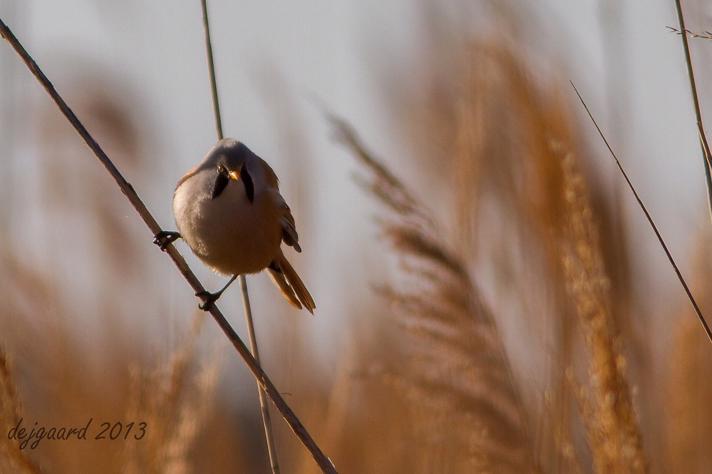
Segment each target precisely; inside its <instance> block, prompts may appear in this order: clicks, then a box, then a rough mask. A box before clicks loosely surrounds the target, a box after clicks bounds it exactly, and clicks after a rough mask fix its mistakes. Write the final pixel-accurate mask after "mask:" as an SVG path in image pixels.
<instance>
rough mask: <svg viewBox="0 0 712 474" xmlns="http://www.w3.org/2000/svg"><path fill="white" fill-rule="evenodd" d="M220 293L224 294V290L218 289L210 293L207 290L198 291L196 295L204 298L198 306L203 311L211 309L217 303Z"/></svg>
mask: <svg viewBox="0 0 712 474" xmlns="http://www.w3.org/2000/svg"><path fill="white" fill-rule="evenodd" d="M220 295H222V291H218V292H217V293H210V292H209V291H205V290H203V291H199V292H197V293H196V294H195V296H197V297H198V298H200V299H202V300H203V302H202V303H200V304H199V305H198V308H200V309H202V310H203V311H210V309H211V308H212V307H213V305H215V302H216V301H217V300H218V299H219V298H220Z"/></svg>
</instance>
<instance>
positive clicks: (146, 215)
mask: <svg viewBox="0 0 712 474" xmlns="http://www.w3.org/2000/svg"><path fill="white" fill-rule="evenodd" d="M0 36H2V37H3V38H4V39H5V40H6V41H7V42H8V43H9V44H10V46H12V48H13V49H14V50H15V52H16V53H17V54H18V56H19V57H20V58H21V59H22V61H23V62H24V63H25V65H26V66H27V68H28V69H29V70H30V72H32V74H33V75H34V76H35V78H36V79H37V80H38V82H39V83H40V84H41V85H42V87H43V88H44V89H45V91H46V92H47V93H48V94H49V96H50V97H51V98H52V100H53V101H54V102H55V103H56V104H57V106H58V107H59V109H60V111H61V112H62V114H63V115H64V116H65V117H66V118H67V120H68V121H69V122H70V123H71V124H72V126H73V127H74V129H75V130H76V131H77V133H78V134H79V135H80V136H81V137H82V139H83V140H84V141H85V142H86V144H87V145H88V146H89V148H91V150H92V151H93V152H94V154H95V156H96V157H97V159H98V160H99V161H100V162H101V164H102V165H103V166H104V167H105V168H106V170H107V171H108V172H109V174H110V175H111V176H112V177H113V179H114V181H115V182H116V184H117V185H118V186H119V188H120V189H121V191H122V192H123V193H124V195H125V196H126V197H127V199H128V200H129V202H130V203H131V205H132V206H133V208H134V209H135V210H136V212H137V213H138V215H139V216H140V217H141V219H142V220H143V222H144V223H145V224H146V226H147V227H148V228H149V230H150V231H151V235H156V234H157V233H159V232H160V231H161V230H162V229H161V227H160V226H159V225H158V222H157V221H156V219H155V218H154V217H153V215H152V214H151V213H150V212H149V210H148V209H147V208H146V206H145V205H144V203H143V201H142V200H141V199H140V198H139V196H138V194H137V193H136V191H135V190H134V189H133V186H131V184H130V183H129V182H128V181H126V179H125V178H124V176H123V175H122V174H121V172H120V171H119V170H118V168H117V167H116V165H115V164H114V163H113V162H112V161H111V159H110V158H109V157H108V156H107V154H106V153H105V152H104V150H103V149H102V147H101V146H100V145H99V144H98V143H97V142H96V140H95V139H94V138H93V137H92V135H91V134H90V133H89V132H88V130H87V129H86V127H85V126H84V125H83V124H82V122H81V121H80V120H79V118H78V117H77V116H76V114H75V113H74V112H73V111H72V109H71V108H70V107H69V106H68V105H67V103H66V102H65V101H64V99H63V98H62V97H61V96H60V95H59V93H58V92H57V91H56V89H55V88H54V86H53V85H52V83H51V82H50V81H49V79H48V78H47V76H46V75H45V74H44V73H43V72H42V70H41V69H40V68H39V66H38V65H37V63H36V62H35V61H34V59H32V57H31V56H30V55H29V54H28V52H27V51H26V50H25V48H24V47H23V46H22V44H21V43H20V42H19V40H18V39H17V38H16V37H15V35H14V34H13V33H12V31H11V30H10V29H9V28H8V27H7V25H6V24H5V23H4V21H2V19H0ZM166 253H167V255H168V256H169V257H170V258H171V260H172V261H173V263H174V264H175V265H176V267H177V268H178V270H179V271H180V272H181V274H182V275H183V277H184V278H185V280H186V281H187V282H188V283H189V284H190V286H191V287H192V289H193V291H195V292H196V293H197V292H202V291H205V288H204V287H203V285H202V283H201V282H200V281H199V280H198V278H197V277H196V276H195V274H194V273H193V272H192V270H191V269H190V267H188V264H187V263H186V262H185V259H183V257H182V256H181V255H180V253H178V251H177V250H176V249H175V247H174V246H172V245H169V246H168V248H167V249H166ZM210 314H211V315H212V317H213V319H214V320H215V321H216V322H217V324H218V325H219V326H220V329H221V330H222V331H223V333H224V334H225V336H226V337H227V338H228V339H229V340H230V342H231V343H232V345H233V347H234V348H235V349H236V350H237V352H238V353H239V355H240V357H242V359H243V360H244V362H245V364H246V365H247V366H248V368H249V369H250V371H251V372H252V373H253V375H254V376H255V378H256V379H257V380H258V381H259V383H260V385H261V386H262V387H263V388H264V389H265V391H266V392H267V394H268V395H269V396H270V398H271V399H272V401H273V403H274V404H275V406H276V407H277V409H278V410H279V411H280V413H281V414H282V416H283V418H284V419H285V421H286V422H287V423H288V424H289V426H290V428H292V431H294V433H295V434H296V435H297V437H298V438H299V440H300V441H301V442H302V444H303V445H304V446H305V447H306V448H307V449H308V450H309V451H310V453H311V454H312V456H313V457H314V460H315V461H316V463H317V464H318V465H319V467H320V468H321V469H322V470H324V471H325V472H336V471H335V468H334V466H333V463H332V462H331V461H330V460H329V458H328V457H327V456H326V455H325V454H324V452H323V451H322V450H321V448H320V447H319V445H318V444H317V443H316V442H315V441H314V439H313V438H312V437H311V435H310V434H309V432H308V431H307V430H306V428H305V427H304V425H303V424H302V423H301V421H300V420H299V418H297V416H296V414H295V413H294V412H293V411H292V409H291V408H290V407H289V405H288V404H287V403H286V401H285V400H284V398H283V397H282V395H281V394H280V393H279V391H278V390H277V388H276V387H275V386H274V384H273V383H272V381H271V380H270V379H269V377H268V376H267V374H266V373H265V372H264V371H263V370H262V368H261V367H260V365H259V364H258V363H257V361H256V360H255V358H254V357H253V356H252V354H251V353H250V350H249V349H248V348H247V346H245V344H244V342H242V339H240V336H239V335H238V334H237V333H236V332H235V330H234V329H233V328H232V326H230V323H229V322H228V321H227V319H225V316H224V315H223V314H222V312H221V311H220V310H219V309H218V308H217V306H215V305H213V306H212V307H211V308H210Z"/></svg>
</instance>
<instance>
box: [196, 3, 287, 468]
mask: <svg viewBox="0 0 712 474" xmlns="http://www.w3.org/2000/svg"><path fill="white" fill-rule="evenodd" d="M200 3H201V6H202V9H203V25H204V27H205V49H206V53H207V56H208V70H209V72H210V91H211V94H212V97H213V112H214V114H215V131H216V132H217V135H218V140H221V139H222V138H223V128H222V117H221V114H220V98H219V96H218V84H217V80H216V78H215V61H214V59H213V42H212V40H211V37H210V21H209V19H208V5H207V3H208V2H207V0H201V2H200ZM240 289H241V290H242V305H243V308H244V313H245V323H246V325H247V333H248V335H249V338H250V349H251V351H252V356H253V357H254V358H255V360H256V361H257V363H258V364H260V353H259V350H258V348H257V337H256V336H255V325H254V322H253V319H252V305H251V304H250V293H249V291H248V289H247V279H246V278H245V275H240ZM257 396H258V398H259V402H260V413H261V415H262V425H263V427H264V430H265V440H266V441H267V454H268V455H269V464H270V468H271V469H272V473H273V474H278V473H279V461H278V460H277V448H276V446H275V443H274V434H273V433H272V419H271V417H270V414H269V405H268V404H267V396H266V394H265V392H264V390H263V389H262V386H261V385H260V383H259V381H258V382H257Z"/></svg>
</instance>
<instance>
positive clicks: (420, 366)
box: [0, 0, 712, 473]
mask: <svg viewBox="0 0 712 474" xmlns="http://www.w3.org/2000/svg"><path fill="white" fill-rule="evenodd" d="M684 7H685V12H686V18H687V22H688V28H689V29H690V30H692V31H693V32H704V31H705V30H709V29H712V26H711V25H712V7H711V6H710V5H709V4H707V2H704V1H702V0H689V1H686V2H684ZM209 11H210V15H211V28H212V36H213V46H214V52H215V61H216V69H217V79H218V86H219V90H220V98H221V105H222V112H223V127H224V129H225V134H226V135H227V136H232V137H235V138H237V139H239V140H242V141H244V142H245V143H247V144H248V145H249V146H250V148H251V149H253V151H255V152H256V153H257V154H259V155H260V156H261V157H263V158H264V159H265V160H267V161H268V162H269V163H270V164H271V165H272V167H273V168H274V169H275V171H276V172H277V174H278V175H279V176H280V179H281V189H282V191H283V194H284V196H285V198H286V199H287V201H288V202H289V203H290V206H291V207H292V210H293V213H294V215H295V218H296V221H297V227H298V230H299V233H300V241H301V242H302V248H303V249H304V252H303V253H301V254H299V255H295V254H293V253H288V255H287V256H288V258H289V259H290V260H291V261H293V263H294V266H295V267H296V268H297V269H298V270H299V272H300V274H301V275H302V277H303V279H304V280H305V282H306V284H307V286H308V287H309V289H310V290H311V293H312V294H313V296H314V298H315V300H316V302H317V307H318V309H317V311H316V315H315V316H314V317H311V316H309V315H307V314H306V313H303V312H296V311H294V310H293V309H291V308H290V307H289V306H288V304H286V302H285V301H284V300H283V299H282V297H281V296H280V294H279V292H278V291H277V290H276V289H275V288H274V287H273V285H272V283H271V282H270V281H269V279H268V278H267V277H266V275H264V274H260V275H255V276H250V277H248V284H249V288H250V292H251V298H252V304H253V310H254V314H255V320H256V326H257V334H258V339H259V345H260V348H261V354H262V359H263V361H262V365H263V367H264V368H265V370H266V371H267V372H268V374H270V376H271V377H272V380H273V381H274V383H275V384H276V386H277V387H278V388H279V389H280V391H281V392H282V393H283V395H284V397H285V399H286V401H287V402H288V403H289V404H290V405H291V406H292V408H293V409H294V410H295V411H296V413H297V414H298V415H299V416H300V418H301V420H302V422H303V423H304V424H305V425H306V426H307V428H308V429H309V430H310V431H311V432H312V434H313V435H314V437H315V438H316V440H317V442H318V443H319V444H320V445H321V447H322V448H323V449H324V450H325V451H326V452H327V454H328V455H329V456H330V457H331V459H332V460H333V461H334V462H335V464H336V466H337V468H339V470H340V472H443V473H445V472H645V471H650V472H707V471H706V469H709V467H708V466H709V463H710V462H712V454H710V453H709V451H708V449H707V444H708V443H707V442H706V440H707V439H709V436H710V435H712V408H711V407H710V405H709V403H708V402H707V401H708V400H709V399H710V396H712V384H711V383H709V382H708V381H707V380H708V377H707V374H709V373H710V370H712V348H710V347H709V343H708V342H707V341H706V339H705V338H704V333H703V332H702V330H701V328H700V327H699V323H698V322H697V321H696V320H695V316H694V313H693V312H692V311H691V309H690V305H689V302H688V301H687V300H686V299H685V297H684V293H683V292H682V289H681V288H680V285H679V283H678V281H677V280H676V279H675V275H674V273H673V271H672V269H671V268H670V266H669V264H668V262H667V260H666V259H665V255H664V253H663V251H662V249H661V248H660V247H659V245H658V243H657V241H656V240H655V238H654V235H653V234H652V232H651V230H650V228H649V227H648V224H647V222H646V221H645V220H644V216H643V215H642V213H641V211H640V210H639V208H638V207H637V206H636V204H635V202H634V201H633V199H632V197H631V195H630V193H629V192H628V190H627V189H626V188H624V186H623V181H622V177H621V176H620V174H619V173H618V171H617V169H615V166H614V163H613V161H612V160H611V159H610V157H609V156H608V154H607V151H606V150H605V148H604V147H603V144H602V143H601V141H600V139H599V138H598V137H597V136H596V135H595V129H594V128H593V125H592V124H591V123H590V121H588V119H587V117H586V116H585V115H584V112H583V110H582V107H581V106H580V104H579V103H578V102H577V100H576V97H575V94H574V93H573V91H572V89H571V87H570V85H569V80H572V81H573V82H574V83H575V84H576V86H577V87H578V88H579V90H580V91H581V93H582V94H583V96H584V98H585V99H586V101H587V103H588V105H589V107H590V108H591V109H592V112H593V114H594V116H595V117H596V118H597V120H598V121H599V123H600V125H601V126H602V128H603V129H604V131H605V133H606V135H607V138H608V139H609V140H610V142H611V144H612V145H613V147H614V149H615V150H616V151H617V152H618V153H619V156H620V157H621V158H622V161H623V162H624V165H625V166H626V167H627V169H628V172H629V174H630V176H631V178H632V180H633V182H634V183H635V184H636V186H637V188H638V191H639V193H640V194H641V196H642V198H643V199H644V201H645V202H646V204H647V205H648V207H649V209H650V211H651V213H652V214H653V216H654V218H655V220H656V222H657V224H658V225H659V227H660V229H661V232H662V234H663V236H664V237H665V238H666V240H667V242H668V244H669V246H670V249H671V251H672V253H673V255H674V256H675V257H676V259H677V261H678V263H679V265H680V266H681V268H682V271H683V274H684V275H685V276H686V277H687V278H688V281H689V282H690V283H691V286H692V287H693V291H694V292H695V294H696V295H697V297H698V299H699V300H700V303H701V306H702V308H703V311H704V310H705V309H706V310H707V312H708V313H710V314H712V300H711V299H710V297H709V296H708V292H707V291H706V290H707V288H706V284H705V283H706V282H709V281H710V280H709V278H710V277H712V267H710V261H709V259H708V257H707V255H708V249H709V247H710V245H709V242H710V239H711V238H712V233H711V232H710V225H711V224H710V214H709V209H708V205H707V202H708V201H707V196H706V190H705V181H704V171H703V164H702V156H701V153H700V150H699V144H698V138H697V131H696V128H695V120H694V113H693V108H692V103H691V99H690V92H689V84H688V80H687V75H686V70H685V62H684V56H683V51H682V45H681V40H680V36H679V35H677V34H675V33H674V32H671V31H670V30H669V29H668V28H667V27H668V26H677V17H676V14H675V5H674V2H673V1H671V0H670V1H668V0H665V1H663V0H656V1H648V2H642V1H639V2H617V1H614V0H585V1H584V0H582V1H578V2H558V1H554V0H545V1H528V0H519V1H513V0H512V1H474V2H473V1H462V0H451V1H445V2H430V1H425V0H423V1H415V2H414V1H404V0H395V1H389V2H377V1H372V0H365V1H360V2H333V1H320V0H314V1H307V2H292V3H291V4H288V5H285V4H283V2H235V1H227V0H211V1H210V2H209ZM0 18H2V19H3V21H5V22H6V23H7V24H8V26H9V27H10V28H11V29H12V30H13V31H14V33H15V34H16V36H17V37H18V38H19V39H20V41H21V42H22V43H23V44H24V46H25V47H26V48H27V49H28V51H29V52H30V54H32V55H33V56H34V58H35V59H36V61H37V62H38V64H39V65H40V67H42V68H43V70H44V71H45V73H46V74H47V75H48V77H49V78H50V80H52V81H53V83H54V85H55V86H56V88H57V89H58V91H59V92H60V94H62V96H63V97H64V98H65V99H66V100H67V102H68V103H69V104H70V106H71V107H73V109H74V110H75V112H76V113H77V115H78V116H79V118H80V119H81V120H82V121H83V122H84V124H85V125H86V126H87V128H88V129H89V130H90V131H91V133H92V134H94V136H95V137H96V138H97V140H98V142H99V143H100V144H101V145H102V146H103V147H104V149H105V150H106V151H107V153H108V155H109V156H110V157H111V158H112V159H113V160H114V162H115V164H116V165H117V166H118V167H119V169H120V170H121V171H122V172H123V173H124V175H125V177H126V178H127V180H128V181H129V182H131V183H132V184H133V186H134V188H135V189H136V191H137V192H138V194H139V195H140V196H141V198H142V199H143V200H144V202H145V204H146V205H147V207H148V208H149V209H150V210H151V212H153V213H154V215H155V216H156V218H157V219H158V221H159V222H160V223H161V225H162V226H163V227H164V228H166V229H174V226H175V224H174V222H173V217H172V214H171V198H172V192H173V189H174V186H175V183H176V181H177V180H178V179H179V178H180V177H181V176H182V175H183V174H184V173H185V172H186V171H187V170H188V169H189V168H191V167H192V166H193V165H194V164H196V163H197V162H198V161H199V160H201V159H202V157H203V155H204V154H205V153H206V152H207V150H209V149H210V148H211V146H212V145H213V144H214V142H215V131H214V126H213V115H212V108H211V102H210V91H209V82H208V70H207V64H206V59H205V51H204V42H203V41H204V40H203V29H202V28H203V27H202V20H201V10H200V2H198V1H194V2H167V1H163V2H140V1H136V0H125V1H123V2H112V1H100V0H92V1H87V0H66V1H63V2H56V1H50V0H26V1H15V0H0ZM690 42H691V43H690V44H691V48H692V55H693V60H694V63H695V67H696V73H697V75H698V84H699V87H700V93H701V99H702V109H703V114H704V113H705V112H706V111H707V110H710V107H711V106H712V103H710V98H711V97H710V93H709V90H708V88H707V87H705V84H706V83H708V81H707V78H708V77H709V76H710V73H711V71H710V66H709V65H710V64H711V62H710V59H712V40H708V39H704V38H694V39H693V38H691V39H690ZM0 90H1V91H2V94H0V156H2V170H1V171H0V199H1V200H2V201H1V202H2V205H0V261H1V267H2V268H3V271H2V272H1V273H0V296H2V301H3V304H2V305H1V307H0V424H2V436H1V437H0V472H25V471H26V472H62V473H64V472H170V473H182V472H250V473H252V472H256V473H257V472H269V465H268V463H267V457H266V447H265V442H264V437H263V432H262V426H261V421H260V418H259V409H258V403H257V396H256V395H257V393H256V388H255V384H254V381H253V380H252V378H251V376H250V373H249V372H248V370H246V368H245V367H244V364H243V362H242V361H241V360H240V359H239V358H238V356H237V355H236V354H235V352H234V351H233V350H232V348H231V347H230V346H229V344H228V343H227V341H226V340H224V336H223V335H222V334H221V332H220V331H219V329H218V328H217V326H216V325H215V324H214V322H213V321H212V320H211V319H209V318H208V319H206V318H205V316H204V315H203V314H201V313H202V312H200V311H198V310H197V300H196V299H195V298H194V297H193V295H192V291H191V289H190V288H189V287H188V285H187V284H186V283H185V282H184V280H183V279H182V277H181V276H180V274H179V273H178V272H177V271H176V270H175V269H174V267H173V265H172V263H171V262H170V261H169V259H167V258H166V257H165V256H164V255H162V253H161V252H160V251H159V250H158V249H157V248H156V247H155V246H154V245H152V244H151V240H152V236H151V235H149V232H147V230H146V228H145V226H144V224H143V223H142V222H141V221H140V220H139V219H138V217H137V216H136V215H135V212H134V211H133V209H132V208H131V207H130V205H129V204H128V202H127V201H126V199H125V198H124V196H122V194H121V193H120V191H119V190H118V188H116V186H115V184H114V183H113V181H112V180H111V178H110V177H109V175H108V174H107V173H106V171H105V170H104V169H102V167H101V166H100V165H99V164H98V163H97V161H96V159H95V158H94V156H93V155H92V153H91V152H90V150H89V149H88V148H87V147H86V146H85V145H84V144H83V142H82V141H81V139H80V138H79V137H78V136H77V134H76V133H75V132H74V130H73V129H72V128H71V126H70V125H69V124H68V123H67V122H66V120H65V119H64V118H63V117H62V116H61V114H60V113H59V111H58V110H57V108H56V106H55V105H54V104H53V103H52V102H51V101H50V100H49V98H48V97H47V95H46V93H45V92H44V91H43V90H42V89H41V88H40V87H39V85H38V84H37V83H36V81H35V80H34V78H33V77H32V76H31V75H30V73H29V71H28V70H27V69H26V67H25V66H24V64H22V63H21V62H20V61H19V59H18V58H17V56H16V55H15V53H14V52H13V51H12V50H11V48H9V47H8V46H7V44H3V46H2V47H0ZM337 117H338V118H337ZM354 177H355V178H356V179H354ZM177 248H178V249H179V251H181V253H183V255H184V256H185V257H186V258H187V259H188V262H189V264H190V265H191V267H192V268H193V270H194V271H195V272H196V273H197V275H198V276H199V278H200V279H201V280H202V281H203V282H204V284H205V285H206V286H207V287H208V288H209V289H217V288H219V287H220V286H222V284H223V283H224V282H225V280H224V279H223V278H221V277H219V276H218V275H215V274H213V273H212V272H210V271H209V270H208V269H207V268H205V267H204V266H203V265H202V264H201V263H200V262H199V261H198V260H197V259H196V258H195V257H193V256H192V254H190V251H189V249H188V248H187V247H186V246H185V244H183V243H180V242H179V243H178V244H177ZM221 308H222V309H223V312H224V313H225V314H226V315H228V317H229V319H230V321H231V323H232V324H233V325H234V327H235V328H236V329H237V331H238V332H239V333H240V334H241V335H243V337H244V338H245V339H246V331H245V327H244V322H243V315H242V303H241V301H240V295H239V291H238V290H237V287H235V288H233V289H232V290H231V291H230V292H228V293H227V294H226V297H223V298H222V299H221ZM272 413H273V425H274V427H275V431H276V434H277V451H278V454H279V460H280V463H281V466H282V472H305V473H311V472H317V467H316V466H315V465H314V463H313V461H312V460H311V458H310V456H309V455H308V453H306V451H305V450H304V449H303V448H302V447H301V445H299V443H298V442H297V440H296V438H295V437H294V435H293V434H292V433H291V431H290V430H289V428H288V427H287V426H286V424H285V423H284V422H283V421H282V420H281V418H280V417H279V415H278V413H277V412H276V410H272ZM19 417H22V418H23V419H24V420H25V425H29V426H31V425H32V423H33V422H35V421H37V422H38V424H40V425H44V426H47V427H49V426H75V425H80V424H84V423H86V420H88V419H89V418H93V419H94V420H95V422H98V421H100V420H101V421H109V422H114V421H121V422H129V421H134V420H139V419H140V420H145V421H146V422H147V423H148V435H147V437H146V438H145V439H144V440H141V441H136V442H130V441H118V440H114V441H110V440H105V441H84V442H82V441H51V440H45V441H43V442H42V443H41V444H40V445H39V446H38V448H37V449H34V450H27V449H26V450H23V451H19V450H18V449H17V445H16V443H14V442H12V441H9V440H7V439H6V438H7V437H6V436H5V434H6V433H7V431H8V430H9V428H10V427H12V426H14V425H15V424H16V420H18V419H19Z"/></svg>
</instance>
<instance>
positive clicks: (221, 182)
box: [212, 171, 230, 199]
mask: <svg viewBox="0 0 712 474" xmlns="http://www.w3.org/2000/svg"><path fill="white" fill-rule="evenodd" d="M217 174H218V175H217V176H216V177H215V184H213V196H212V198H213V199H215V198H217V197H218V196H220V194H222V192H223V191H224V190H225V188H226V187H227V183H229V182H230V178H228V176H227V174H225V173H222V172H220V171H218V173H217Z"/></svg>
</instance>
